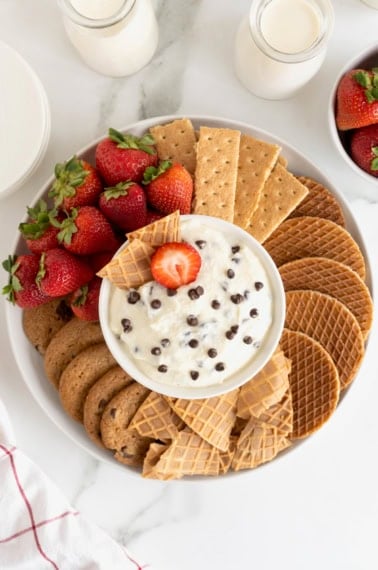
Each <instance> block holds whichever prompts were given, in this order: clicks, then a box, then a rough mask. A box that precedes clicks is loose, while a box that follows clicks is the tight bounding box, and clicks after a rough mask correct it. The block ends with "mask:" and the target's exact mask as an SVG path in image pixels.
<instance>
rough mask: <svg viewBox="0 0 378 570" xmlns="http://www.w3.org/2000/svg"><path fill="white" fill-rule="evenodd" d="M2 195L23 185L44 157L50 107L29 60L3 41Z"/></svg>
mask: <svg viewBox="0 0 378 570" xmlns="http://www.w3.org/2000/svg"><path fill="white" fill-rule="evenodd" d="M0 85H1V89H0V156H1V157H2V159H3V160H2V161H1V169H0V198H2V197H4V196H7V195H9V194H10V193H11V192H13V191H15V190H17V189H18V188H20V186H21V185H22V184H23V183H24V182H25V180H26V178H27V177H29V176H30V175H31V174H32V173H33V172H34V170H35V169H36V168H37V166H38V165H39V163H40V161H41V160H42V158H43V156H44V154H45V151H46V148H47V144H48V140H49V136H50V110H49V104H48V100H47V96H46V93H45V91H44V88H43V86H42V83H41V82H40V80H39V79H38V77H37V75H36V74H35V72H34V71H33V70H32V68H31V67H30V66H29V64H28V63H26V61H25V60H24V59H23V58H22V57H21V56H20V55H19V54H18V53H17V52H16V51H15V50H14V49H13V48H11V47H9V46H8V45H7V44H5V43H3V42H0Z"/></svg>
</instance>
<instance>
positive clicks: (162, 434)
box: [129, 392, 185, 440]
mask: <svg viewBox="0 0 378 570" xmlns="http://www.w3.org/2000/svg"><path fill="white" fill-rule="evenodd" d="M184 425H185V424H184V422H183V421H182V420H181V419H180V418H179V417H178V416H177V415H176V414H175V413H174V411H173V410H172V408H171V407H170V405H169V404H168V402H167V401H166V400H165V399H164V398H163V396H162V395H161V394H158V393H157V392H151V393H150V394H149V395H148V396H147V398H146V399H145V400H144V402H143V403H142V405H141V406H140V408H139V409H138V410H137V412H136V414H135V415H134V417H133V419H132V420H131V423H130V426H129V428H130V429H135V430H136V431H137V432H138V433H139V434H140V435H142V436H144V437H151V438H153V439H159V440H165V439H173V438H174V437H175V436H176V435H177V433H178V431H179V430H180V429H182V428H183V427H184Z"/></svg>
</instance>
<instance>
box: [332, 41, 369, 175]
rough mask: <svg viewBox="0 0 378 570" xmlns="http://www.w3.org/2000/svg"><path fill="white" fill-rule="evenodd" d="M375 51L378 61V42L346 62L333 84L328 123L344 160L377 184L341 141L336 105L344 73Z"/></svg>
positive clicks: (355, 170) (358, 172) (366, 47)
mask: <svg viewBox="0 0 378 570" xmlns="http://www.w3.org/2000/svg"><path fill="white" fill-rule="evenodd" d="M374 53H376V54H377V61H378V43H377V42H374V43H373V44H369V45H368V46H365V47H364V48H363V49H362V50H361V51H360V52H359V53H358V54H356V55H354V56H353V57H352V58H351V59H349V60H348V61H347V62H346V63H345V64H344V66H343V67H342V69H341V71H340V72H339V73H338V75H337V77H336V80H335V83H334V84H333V86H332V89H331V92H330V95H329V100H328V125H329V130H330V133H331V138H332V140H333V142H334V144H335V146H336V148H337V149H338V151H339V152H340V154H341V156H342V157H343V158H344V160H345V161H346V162H347V164H349V166H350V167H351V168H352V169H353V170H354V172H356V173H357V174H359V175H360V176H362V178H363V179H364V180H366V181H367V182H370V183H371V184H374V183H375V184H377V183H378V178H377V177H376V176H372V175H371V174H369V173H368V172H366V171H365V170H363V169H362V168H360V167H359V166H358V164H356V163H355V162H354V160H353V159H352V158H351V156H350V155H349V154H348V153H347V151H346V150H345V147H344V145H343V144H342V142H341V139H340V135H339V131H338V129H337V126H336V117H335V105H336V93H337V87H338V85H339V83H340V80H341V78H342V77H343V75H345V73H347V72H348V71H349V70H350V69H354V68H355V67H356V65H357V64H358V63H359V62H362V61H363V60H364V59H367V58H368V57H370V56H372V55H374Z"/></svg>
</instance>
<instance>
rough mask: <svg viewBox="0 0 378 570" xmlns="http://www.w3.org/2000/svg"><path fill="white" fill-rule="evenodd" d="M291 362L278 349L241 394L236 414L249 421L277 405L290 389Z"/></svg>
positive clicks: (242, 388)
mask: <svg viewBox="0 0 378 570" xmlns="http://www.w3.org/2000/svg"><path fill="white" fill-rule="evenodd" d="M289 371H290V362H289V361H288V359H287V358H286V357H285V355H284V353H283V352H282V350H281V349H280V347H278V348H277V349H276V351H275V352H274V354H273V356H272V358H271V359H270V360H269V362H267V364H266V365H265V366H264V368H263V369H262V370H260V372H259V373H258V374H256V376H254V377H253V378H252V379H251V380H249V382H247V383H246V384H244V385H243V386H242V387H241V389H240V392H239V398H238V402H237V410H236V414H237V416H238V417H240V418H243V419H246V420H249V418H250V417H251V416H255V417H259V416H260V415H261V414H262V413H263V412H265V411H266V410H267V409H269V408H270V407H271V406H274V404H277V403H278V402H279V401H280V400H281V399H282V398H283V396H284V394H285V392H286V391H287V389H288V388H289V380H288V375H289Z"/></svg>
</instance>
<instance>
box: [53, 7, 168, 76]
mask: <svg viewBox="0 0 378 570" xmlns="http://www.w3.org/2000/svg"><path fill="white" fill-rule="evenodd" d="M58 2H59V6H60V8H61V10H62V13H63V23H64V27H65V30H66V32H67V35H68V37H69V39H70V40H71V43H72V44H73V45H74V46H75V48H76V49H77V51H78V52H79V54H80V56H81V58H82V59H83V61H84V62H85V63H86V64H87V65H88V66H89V67H91V68H92V69H94V70H95V71H97V72H98V73H102V74H103V75H109V76H112V77H121V76H126V75H131V74H132V73H136V72H137V71H139V70H140V69H142V67H144V66H145V65H146V64H147V63H148V62H149V61H150V60H151V58H152V57H153V55H154V53H155V51H156V48H157V43H158V26H157V22H156V18H155V13H154V10H153V8H152V5H151V0H58Z"/></svg>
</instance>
